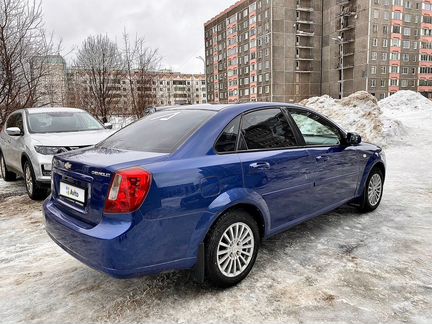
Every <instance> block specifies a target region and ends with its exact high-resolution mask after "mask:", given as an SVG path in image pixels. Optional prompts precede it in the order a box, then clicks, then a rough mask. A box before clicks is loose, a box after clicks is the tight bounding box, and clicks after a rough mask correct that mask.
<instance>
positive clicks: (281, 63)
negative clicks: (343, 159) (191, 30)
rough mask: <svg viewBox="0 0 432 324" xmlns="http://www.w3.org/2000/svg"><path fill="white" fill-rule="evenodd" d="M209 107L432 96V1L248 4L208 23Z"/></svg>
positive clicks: (265, 0)
mask: <svg viewBox="0 0 432 324" xmlns="http://www.w3.org/2000/svg"><path fill="white" fill-rule="evenodd" d="M205 47H206V75H207V92H208V100H209V102H215V103H217V102H222V103H228V102H232V103H234V102H245V101H257V100H258V101H282V102H298V101H300V100H302V99H304V98H308V97H311V96H317V95H322V94H329V95H330V96H332V97H335V98H337V97H342V96H347V95H349V94H351V93H353V92H355V91H359V90H366V91H368V92H370V93H371V94H373V95H375V96H376V97H377V98H380V99H381V98H384V97H386V96H388V95H390V94H392V93H394V92H396V91H398V90H414V91H419V92H421V93H422V94H423V95H425V96H426V97H431V96H432V1H430V0H241V1H238V2H237V3H235V4H234V5H233V6H231V7H230V8H228V9H227V10H225V11H223V12H222V13H220V14H219V15H217V16H216V17H214V18H213V19H211V20H210V21H208V22H207V23H206V24H205Z"/></svg>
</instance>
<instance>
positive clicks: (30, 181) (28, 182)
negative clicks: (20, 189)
mask: <svg viewBox="0 0 432 324" xmlns="http://www.w3.org/2000/svg"><path fill="white" fill-rule="evenodd" d="M25 183H26V187H27V191H28V192H29V194H30V195H31V194H32V193H33V178H32V174H31V170H30V167H29V166H26V168H25Z"/></svg>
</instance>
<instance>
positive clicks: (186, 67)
mask: <svg viewBox="0 0 432 324" xmlns="http://www.w3.org/2000/svg"><path fill="white" fill-rule="evenodd" d="M42 1H43V9H44V16H45V24H46V28H47V30H48V31H52V32H54V34H55V36H56V37H58V38H61V39H62V44H63V45H62V49H63V54H66V53H69V52H71V51H72V50H73V49H74V48H77V47H79V46H80V44H81V42H82V41H83V39H84V38H85V37H87V36H88V35H91V34H99V33H102V34H108V36H110V37H111V38H112V39H113V40H117V42H118V43H120V42H121V34H122V31H123V29H124V28H126V29H127V31H128V32H129V34H130V35H133V36H134V35H135V34H138V35H139V36H144V37H145V39H146V40H147V43H148V45H149V46H150V47H153V48H159V51H160V54H161V56H162V57H163V61H162V64H163V66H164V67H166V68H172V69H173V70H175V71H180V72H193V73H198V72H202V71H203V70H204V67H203V63H202V62H201V61H199V60H197V59H196V57H197V56H199V55H204V27H203V25H204V22H206V21H207V20H209V19H210V18H212V17H213V16H215V15H217V14H218V13H219V12H221V11H222V10H224V9H225V8H227V7H228V6H230V5H231V4H233V3H235V2H236V0H61V1H59V0H42ZM66 59H67V60H68V61H70V60H71V59H72V55H71V54H69V55H68V56H67V57H66Z"/></svg>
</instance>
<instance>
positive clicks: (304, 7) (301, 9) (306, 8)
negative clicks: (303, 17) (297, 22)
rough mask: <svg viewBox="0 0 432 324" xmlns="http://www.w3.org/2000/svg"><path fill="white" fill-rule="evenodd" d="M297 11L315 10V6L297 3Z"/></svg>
mask: <svg viewBox="0 0 432 324" xmlns="http://www.w3.org/2000/svg"><path fill="white" fill-rule="evenodd" d="M296 10H297V11H302V12H314V8H312V7H306V6H304V5H301V4H300V5H297V8H296Z"/></svg>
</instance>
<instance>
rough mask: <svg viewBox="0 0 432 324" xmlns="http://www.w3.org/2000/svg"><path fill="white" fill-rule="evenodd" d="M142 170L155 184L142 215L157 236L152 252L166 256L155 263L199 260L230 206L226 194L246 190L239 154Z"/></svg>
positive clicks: (158, 165)
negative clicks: (199, 251)
mask: <svg viewBox="0 0 432 324" xmlns="http://www.w3.org/2000/svg"><path fill="white" fill-rule="evenodd" d="M144 167H145V169H147V170H149V171H150V172H151V173H152V175H153V184H152V189H151V191H150V193H149V196H148V197H147V199H146V201H145V203H144V205H143V206H142V208H141V213H140V216H139V217H141V218H142V220H144V223H145V226H146V227H147V229H148V227H150V228H152V231H150V232H152V233H155V239H154V240H152V241H151V242H152V244H153V245H154V246H153V247H152V249H151V250H153V251H155V249H156V250H159V251H166V253H167V254H166V255H160V256H159V257H160V259H159V260H153V262H154V263H161V262H167V261H172V260H176V259H181V258H185V257H195V256H196V252H197V248H198V245H199V243H200V242H201V241H202V239H203V238H204V236H205V234H206V233H207V230H208V228H209V226H210V224H211V223H212V222H213V220H214V218H215V217H216V215H217V214H218V211H219V210H220V209H221V208H226V207H227V206H229V201H230V198H229V197H227V195H228V196H229V195H230V194H231V195H233V193H232V192H233V190H236V189H238V188H241V187H242V186H243V178H242V170H241V166H240V161H239V158H238V156H237V154H230V155H217V156H216V155H213V156H212V155H208V156H204V157H200V158H191V159H181V160H170V161H166V162H161V163H155V164H152V165H146V166H144ZM221 197H225V198H221ZM233 198H235V200H238V199H237V198H238V197H233ZM233 198H231V199H233ZM140 220H141V219H137V221H138V222H139V221H140ZM147 229H146V232H147V233H148V232H149V231H148V230H147ZM161 232H162V234H163V232H165V233H167V235H160V234H161ZM147 243H148V242H147ZM168 251H169V253H168Z"/></svg>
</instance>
